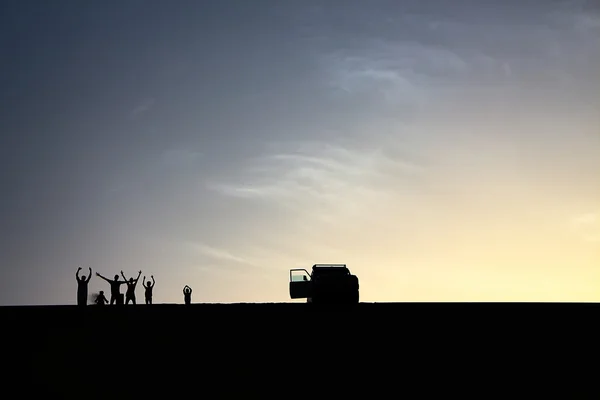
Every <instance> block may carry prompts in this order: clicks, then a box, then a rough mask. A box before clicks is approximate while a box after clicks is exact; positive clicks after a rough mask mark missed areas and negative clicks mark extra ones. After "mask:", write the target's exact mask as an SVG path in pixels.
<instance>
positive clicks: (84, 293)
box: [75, 267, 92, 306]
mask: <svg viewBox="0 0 600 400" xmlns="http://www.w3.org/2000/svg"><path fill="white" fill-rule="evenodd" d="M79 271H81V267H79V268H77V272H75V279H77V305H78V306H87V297H88V282H89V281H90V279H92V269H91V268H90V275H89V276H88V277H87V278H86V277H85V276H83V277H79Z"/></svg>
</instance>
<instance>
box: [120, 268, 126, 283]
mask: <svg viewBox="0 0 600 400" xmlns="http://www.w3.org/2000/svg"><path fill="white" fill-rule="evenodd" d="M121 276H122V277H123V280H124V281H126V282H127V278H125V274H123V271H121Z"/></svg>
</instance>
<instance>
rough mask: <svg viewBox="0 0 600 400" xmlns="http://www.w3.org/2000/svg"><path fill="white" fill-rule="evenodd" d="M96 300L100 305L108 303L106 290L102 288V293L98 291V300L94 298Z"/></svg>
mask: <svg viewBox="0 0 600 400" xmlns="http://www.w3.org/2000/svg"><path fill="white" fill-rule="evenodd" d="M94 301H95V302H96V304H97V305H99V306H103V305H105V304H108V299H107V298H106V296H104V290H101V291H100V293H98V296H97V297H96V300H94Z"/></svg>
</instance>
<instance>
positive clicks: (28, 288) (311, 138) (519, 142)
mask: <svg viewBox="0 0 600 400" xmlns="http://www.w3.org/2000/svg"><path fill="white" fill-rule="evenodd" d="M0 57H1V58H0V60H1V65H2V74H1V75H0V185H1V187H2V196H0V227H1V229H0V274H1V275H0V285H1V290H0V305H38V304H39V305H55V304H61V305H62V304H75V302H76V291H77V283H76V281H75V277H74V275H75V272H76V270H77V267H78V266H81V267H82V268H83V272H87V270H88V268H92V270H93V273H94V274H95V273H96V272H99V273H101V274H103V275H105V276H107V277H112V276H113V275H115V274H118V273H119V272H120V271H121V270H122V271H123V272H124V273H125V275H126V276H127V277H130V276H135V275H137V272H138V271H139V270H141V271H142V276H146V277H147V278H148V277H150V275H154V277H155V279H156V286H155V289H154V302H155V303H182V302H183V294H182V289H183V287H184V286H185V285H189V286H191V287H192V289H193V294H192V301H193V302H199V303H203V302H206V303H237V302H249V303H253V302H259V303H263V302H301V301H302V300H291V299H290V298H289V292H288V282H289V269H291V268H305V269H307V270H310V268H311V267H312V265H313V264H316V263H345V264H347V266H348V267H349V268H350V270H351V272H352V273H354V274H356V275H357V276H358V278H359V280H360V296H361V301H365V302H413V301H418V302H422V301H426V302H430V301H432V302H447V301H451V302H452V301H461V302H462V301H469V302H470V301H528V302H529V301H536V302H538V301H542V302H546V301H565V302H583V301H585V302H596V301H600V268H599V267H600V115H599V110H600V79H599V78H600V3H598V2H595V1H558V0H556V1H552V0H544V1H542V0H539V1H538V0H507V1H502V2H498V1H492V0H457V1H452V2H449V1H446V0H430V1H427V2H424V1H416V0H410V1H409V0H393V1H392V0H389V1H387V0H371V1H368V2H367V1H363V0H339V1H337V0H323V1H315V0H303V1H301V2H300V1H275V0H256V1H244V0H237V1H234V0H220V1H208V0H205V1H196V0H178V1H172V2H165V1H160V0H147V1H146V0H106V1H100V0H91V1H85V2H82V1H76V0H71V1H67V0H55V1H52V2H48V1H41V0H39V1H33V0H18V1H17V0H6V1H3V2H2V3H1V4H0ZM99 290H104V291H105V293H109V287H108V284H107V283H106V282H104V281H102V280H101V279H99V278H97V277H95V276H94V277H93V278H92V280H91V282H90V283H89V291H90V294H91V293H95V292H97V291H99ZM143 296H144V294H143V288H142V287H141V282H140V283H139V285H138V288H137V298H138V302H139V303H142V302H143Z"/></svg>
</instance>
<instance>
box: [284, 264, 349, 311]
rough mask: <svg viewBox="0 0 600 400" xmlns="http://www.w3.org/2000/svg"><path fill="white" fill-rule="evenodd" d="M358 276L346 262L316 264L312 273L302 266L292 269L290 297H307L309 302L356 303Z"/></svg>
mask: <svg viewBox="0 0 600 400" xmlns="http://www.w3.org/2000/svg"><path fill="white" fill-rule="evenodd" d="M358 289H359V285H358V277H357V276H356V275H352V274H351V273H350V270H349V269H348V267H346V264H315V265H313V267H312V273H309V272H308V271H307V270H305V269H302V268H297V269H291V270H290V297H291V298H292V299H303V298H306V302H307V303H313V304H324V303H344V304H356V303H358V301H359V292H358Z"/></svg>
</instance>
